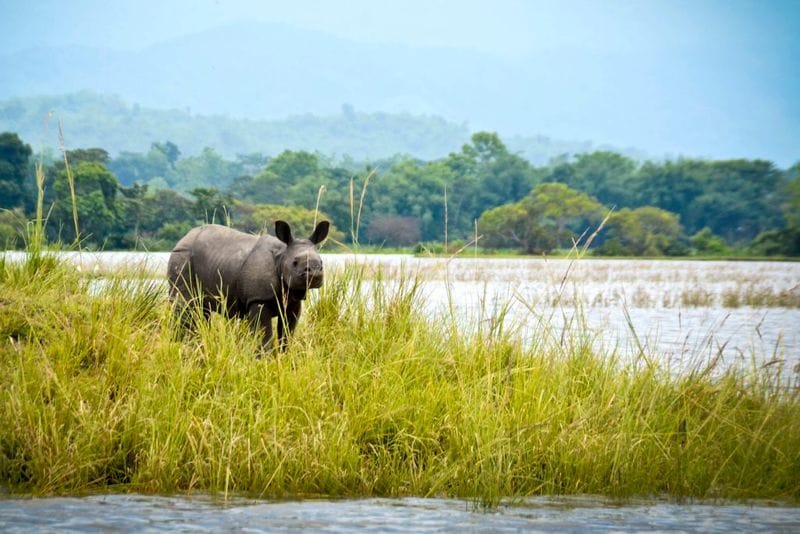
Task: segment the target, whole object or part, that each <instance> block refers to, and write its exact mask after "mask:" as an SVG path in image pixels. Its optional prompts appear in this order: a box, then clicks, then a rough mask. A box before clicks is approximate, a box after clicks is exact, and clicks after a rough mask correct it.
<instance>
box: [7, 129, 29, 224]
mask: <svg viewBox="0 0 800 534" xmlns="http://www.w3.org/2000/svg"><path fill="white" fill-rule="evenodd" d="M30 156H31V147H30V146H29V145H26V144H25V143H23V142H22V140H21V139H20V138H19V136H17V134H15V133H11V132H5V133H0V209H2V208H6V209H9V208H16V207H22V206H25V205H26V204H27V200H28V199H27V198H26V196H27V195H26V190H27V189H26V187H25V181H26V180H27V179H28V177H29V172H30V167H29V159H30Z"/></svg>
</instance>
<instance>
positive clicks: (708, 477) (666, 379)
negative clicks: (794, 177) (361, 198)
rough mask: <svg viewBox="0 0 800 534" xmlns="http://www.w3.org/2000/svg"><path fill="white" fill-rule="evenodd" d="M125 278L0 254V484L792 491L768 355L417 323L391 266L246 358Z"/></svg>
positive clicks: (796, 447) (797, 426)
mask: <svg viewBox="0 0 800 534" xmlns="http://www.w3.org/2000/svg"><path fill="white" fill-rule="evenodd" d="M128 274H129V273H126V276H125V277H114V276H109V277H108V283H106V284H105V285H104V286H103V288H102V290H99V291H98V290H97V289H96V288H94V289H93V288H92V285H91V284H90V283H89V278H87V277H86V273H83V274H82V273H81V272H80V271H78V270H76V269H73V268H69V267H67V265H66V264H65V263H62V262H61V261H60V260H53V259H44V260H41V261H38V262H37V261H33V262H32V261H27V262H11V261H4V262H2V271H0V295H2V296H0V351H1V352H2V360H0V361H1V362H2V363H1V364H0V382H2V387H1V388H0V411H2V413H4V414H5V417H4V418H3V420H2V421H0V485H2V486H4V487H5V488H7V489H8V490H9V491H11V492H15V493H16V492H23V493H34V494H40V495H41V494H71V493H75V492H87V491H88V492H93V491H104V490H108V489H113V490H119V491H126V492H128V491H135V492H144V493H174V492H178V493H184V492H196V491H202V492H212V493H221V494H224V495H227V494H234V493H235V494H247V495H252V496H258V497H274V498H287V497H298V496H310V495H314V496H328V497H365V496H375V497H383V496H389V497H403V496H425V497H429V496H448V497H460V498H470V499H477V500H480V501H483V502H485V503H488V504H492V503H497V502H499V501H500V500H501V499H503V498H507V497H523V496H531V495H570V494H597V495H607V496H611V497H615V498H631V497H635V496H647V495H668V496H670V497H674V498H683V497H696V498H712V499H722V498H732V499H749V498H768V499H780V500H784V501H788V502H797V501H798V500H800V482H798V480H800V396H799V395H798V389H797V385H796V384H795V383H793V382H792V380H794V379H795V375H793V374H792V371H791V369H785V368H783V366H782V365H781V364H780V363H775V364H772V365H753V366H749V367H748V366H746V365H744V366H732V367H725V368H724V369H723V368H720V367H719V366H718V364H719V362H718V361H717V360H715V359H714V358H713V354H712V355H709V356H710V357H708V358H698V361H697V363H696V365H695V367H694V369H693V370H691V371H686V372H684V373H681V374H679V375H675V374H674V373H671V372H670V370H669V369H666V368H665V367H664V366H663V365H662V364H661V363H660V362H659V359H658V357H657V355H656V354H652V353H649V351H648V349H647V348H646V347H642V348H641V351H640V352H639V354H638V355H637V356H636V357H634V358H627V357H622V355H621V354H619V353H617V352H615V351H614V350H609V349H598V348H597V347H596V346H595V345H594V343H593V339H592V336H591V335H588V334H587V332H586V331H585V329H583V327H582V324H581V321H580V319H579V318H577V319H575V321H574V322H573V323H572V325H571V328H570V329H568V330H566V329H562V330H560V331H557V332H554V331H553V330H552V326H551V325H548V324H542V325H540V329H541V332H540V333H539V334H538V337H537V338H535V339H533V340H527V342H526V343H522V342H521V341H520V340H519V336H518V333H519V332H518V331H517V329H516V328H515V327H514V326H513V325H511V324H508V323H506V322H505V321H504V315H503V310H502V309H500V310H498V313H496V314H493V315H492V316H490V317H482V318H480V320H477V321H475V322H474V323H473V324H470V325H464V324H463V323H462V322H459V321H456V320H455V319H454V318H453V317H452V316H448V315H447V314H442V315H439V316H435V317H430V316H428V315H426V314H423V313H420V301H421V300H423V298H424V294H423V292H424V290H423V288H422V285H421V282H420V280H419V279H418V278H417V277H416V276H415V275H414V274H413V273H408V272H407V273H392V276H391V278H389V277H388V276H387V275H385V274H382V273H381V272H380V271H378V272H377V273H375V272H371V273H370V277H369V280H367V279H366V277H365V270H364V268H363V267H358V266H346V267H345V268H344V269H343V270H342V271H341V272H337V273H336V275H335V276H332V277H329V279H328V280H327V281H326V284H325V286H324V287H323V289H321V290H320V291H319V292H318V293H315V294H314V296H313V297H312V298H311V299H310V301H309V302H308V308H307V310H306V312H305V314H304V316H303V317H302V319H301V321H300V326H299V327H298V330H297V332H296V336H295V338H294V339H293V341H292V344H291V346H290V349H289V351H288V352H286V353H285V354H273V353H268V354H260V353H259V350H260V349H259V347H258V340H257V339H256V337H255V336H253V335H252V334H251V333H250V332H249V330H248V328H247V326H246V325H244V324H242V323H239V322H236V321H229V320H224V319H223V318H222V317H219V316H214V317H212V320H211V321H210V322H209V323H199V324H198V326H197V328H196V330H195V331H194V332H192V333H184V332H182V330H181V328H180V325H178V324H176V322H175V321H174V320H173V318H172V314H171V310H170V307H169V303H168V302H167V300H166V298H165V295H164V292H163V289H162V288H160V287H152V288H150V289H144V290H143V289H142V288H141V287H138V288H137V289H136V290H132V289H131V287H130V284H129V283H128V282H129V278H128V277H127V275H128ZM382 276H383V277H384V278H381V277H382ZM375 280H378V282H384V283H377V284H376V283H375ZM548 329H550V330H548ZM257 355H260V356H262V357H261V358H256V356H257Z"/></svg>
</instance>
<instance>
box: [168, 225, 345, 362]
mask: <svg viewBox="0 0 800 534" xmlns="http://www.w3.org/2000/svg"><path fill="white" fill-rule="evenodd" d="M329 227H330V224H329V223H328V221H322V222H320V223H319V224H318V225H317V227H316V228H315V229H314V232H313V233H312V234H311V237H309V238H308V239H294V238H293V237H292V231H291V229H290V228H289V224H288V223H286V222H284V221H276V222H275V235H276V236H277V237H273V236H271V235H265V236H257V235H252V234H246V233H244V232H239V231H238V230H233V229H231V228H228V227H226V226H220V225H218V224H207V225H204V226H199V227H197V228H193V229H192V230H190V231H189V233H187V234H186V235H185V236H184V237H183V238H182V239H181V240H180V241H178V243H177V244H176V245H175V248H173V249H172V253H171V254H170V257H169V263H168V265H167V278H168V279H169V285H170V298H171V299H172V300H173V301H175V304H176V310H177V311H178V312H179V313H184V312H185V311H186V307H187V306H188V305H189V303H191V302H196V301H197V300H200V301H201V302H202V310H203V314H204V315H205V317H208V315H209V314H210V313H211V312H212V311H218V312H221V313H224V314H226V315H227V316H228V317H241V318H247V319H248V320H249V321H250V324H251V325H252V326H253V327H254V328H256V329H261V331H262V344H263V346H264V347H265V348H268V347H270V346H271V344H272V319H273V318H275V317H277V318H278V320H277V326H278V343H279V345H280V347H281V349H282V350H285V348H286V343H287V341H288V339H287V338H288V335H289V334H291V333H292V332H293V331H294V328H295V326H296V325H297V321H298V319H299V318H300V312H301V309H302V301H303V300H305V298H306V292H307V291H308V290H309V289H314V288H318V287H320V286H321V285H322V280H323V270H322V260H321V259H320V256H319V253H318V251H317V245H318V244H319V243H321V242H322V241H323V240H324V239H325V237H327V235H328V229H329ZM287 330H288V332H287Z"/></svg>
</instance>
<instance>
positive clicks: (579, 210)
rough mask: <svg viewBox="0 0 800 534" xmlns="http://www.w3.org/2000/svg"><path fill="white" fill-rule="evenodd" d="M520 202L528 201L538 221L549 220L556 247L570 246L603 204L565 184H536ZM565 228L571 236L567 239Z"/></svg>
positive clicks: (596, 218) (593, 218)
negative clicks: (553, 232)
mask: <svg viewBox="0 0 800 534" xmlns="http://www.w3.org/2000/svg"><path fill="white" fill-rule="evenodd" d="M523 203H528V204H530V207H529V208H528V210H529V211H530V212H531V213H536V214H538V217H539V219H540V224H543V223H544V221H552V224H551V226H553V227H554V230H555V236H554V239H555V242H556V246H558V247H565V246H566V247H571V246H572V244H573V239H575V238H577V237H579V236H580V235H581V234H582V233H583V230H585V229H586V228H587V227H588V225H589V224H591V223H593V222H598V221H599V220H600V218H601V217H602V214H603V206H602V204H600V203H599V202H598V201H597V200H595V199H593V198H591V197H589V195H587V194H586V193H582V192H579V191H576V190H574V189H572V188H570V187H568V186H566V185H564V184H556V183H545V184H539V185H537V186H536V187H535V188H534V190H533V191H532V192H531V194H530V195H529V197H527V198H526V199H525V200H524V201H523ZM568 228H569V229H570V230H571V232H570V233H571V236H570V237H571V239H569V240H568V241H567V240H565V237H566V233H567V229H568Z"/></svg>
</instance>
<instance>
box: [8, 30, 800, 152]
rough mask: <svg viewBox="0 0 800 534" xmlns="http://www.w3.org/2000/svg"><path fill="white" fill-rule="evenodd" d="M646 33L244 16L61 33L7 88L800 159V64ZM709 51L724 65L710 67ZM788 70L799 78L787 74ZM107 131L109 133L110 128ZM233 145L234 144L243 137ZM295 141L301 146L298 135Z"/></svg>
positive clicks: (233, 123) (13, 61) (17, 59)
mask: <svg viewBox="0 0 800 534" xmlns="http://www.w3.org/2000/svg"><path fill="white" fill-rule="evenodd" d="M642 46H644V47H646V48H647V50H646V52H647V54H646V57H647V60H646V61H641V59H639V58H640V57H641V56H642V55H641V50H636V52H637V55H634V53H633V51H634V48H635V47H633V46H632V47H606V48H602V49H596V50H595V51H594V52H593V53H588V54H587V53H586V51H585V50H580V49H576V48H571V47H569V46H563V45H554V46H553V47H552V48H543V49H541V50H539V51H537V53H535V54H527V55H520V56H517V57H515V58H513V59H512V58H511V57H510V56H504V57H499V56H494V55H490V54H488V53H481V52H476V51H474V50H471V49H467V48H441V47H439V48H437V47H413V46H406V45H388V44H376V43H365V42H355V41H349V40H346V39H343V38H339V37H333V36H330V35H327V34H325V33H322V32H318V31H308V30H300V29H296V28H292V27H288V26H283V25H278V24H269V23H256V22H254V23H240V24H235V25H229V26H222V27H217V28H214V29H210V30H207V31H202V32H199V33H194V34H190V35H186V36H182V37H178V38H174V39H170V40H167V41H163V42H161V43H158V44H155V45H152V46H148V47H145V48H142V49H139V50H126V51H119V50H117V51H115V50H111V49H105V48H103V49H99V48H90V47H75V46H59V47H40V48H29V49H24V50H21V51H18V52H14V53H11V54H6V55H0V98H6V99H8V98H12V97H26V96H34V95H61V94H65V93H72V92H75V91H80V90H82V89H90V90H92V91H93V92H96V93H99V94H111V95H118V96H119V97H120V98H121V99H123V101H125V102H129V103H131V105H132V106H133V107H134V108H135V109H140V110H145V109H175V110H181V111H182V112H184V113H185V114H186V115H187V116H189V115H191V116H192V117H197V116H204V117H205V116H218V115H223V116H226V117H228V118H226V119H224V120H227V121H230V122H229V123H228V127H226V130H225V131H226V132H227V133H226V134H225V136H227V137H228V138H235V137H236V136H240V135H243V134H242V133H241V131H240V128H241V127H242V124H246V122H241V120H252V121H263V120H270V121H275V120H288V119H286V118H287V117H291V116H298V115H301V116H304V115H307V114H314V115H319V116H326V117H333V116H338V115H340V113H341V110H342V107H343V105H351V106H352V108H354V109H355V110H357V111H359V112H365V113H367V114H369V113H372V112H383V113H401V112H407V113H409V114H411V115H413V116H428V115H435V116H437V117H442V118H443V119H444V120H445V121H447V122H448V124H455V125H458V126H456V129H460V128H461V129H463V128H464V126H462V125H464V124H466V128H467V129H468V130H470V131H476V130H490V131H497V132H498V133H500V134H501V136H503V137H504V138H505V137H511V136H520V138H525V139H536V136H546V137H548V138H551V137H552V138H559V139H568V140H569V139H572V140H576V141H577V142H579V143H582V144H584V145H586V144H589V145H591V144H593V143H597V144H604V145H605V144H608V145H616V146H620V145H622V146H634V147H639V148H641V149H643V150H646V151H647V152H648V153H650V154H653V155H654V156H656V157H659V156H662V155H665V153H668V154H669V155H673V156H677V155H687V156H710V157H717V158H720V157H767V158H770V159H773V160H775V161H776V162H777V163H778V164H780V165H788V164H790V163H792V162H794V160H796V159H797V157H798V153H797V145H796V141H797V137H798V135H797V125H796V121H795V119H796V117H793V116H791V115H786V114H785V113H782V112H781V110H782V109H788V108H787V107H786V106H784V104H783V103H782V101H781V100H780V98H777V97H781V98H783V97H785V95H783V93H779V94H773V93H772V92H771V91H773V90H776V91H777V89H775V88H776V87H777V88H783V89H781V91H783V92H785V88H787V87H793V86H794V84H795V81H794V80H795V78H796V77H797V74H796V73H795V74H791V73H785V72H783V71H782V70H781V66H780V65H779V64H776V63H773V62H771V61H770V59H769V58H768V57H764V56H762V55H759V53H758V52H759V51H758V49H755V48H754V49H752V50H748V51H747V52H748V53H747V54H742V53H741V50H734V49H722V48H721V49H714V50H708V51H707V54H706V55H705V56H704V57H703V58H702V61H699V60H698V61H695V58H694V57H693V56H692V54H693V50H694V49H693V48H691V47H690V46H689V45H686V48H685V50H684V49H681V48H678V49H675V47H680V46H682V45H681V44H680V43H679V44H674V43H673V44H671V45H670V46H671V47H672V48H669V49H665V48H663V47H661V48H659V46H656V45H654V44H653V45H652V46H651V45H650V44H646V43H645V44H643V45H642ZM634 58H636V60H635V61H634ZM711 63H716V64H719V65H721V66H722V67H723V68H721V69H718V70H712V69H710V68H707V67H708V65H710V64H711ZM632 73H633V74H634V76H631V74H632ZM780 76H783V78H784V79H786V80H789V81H787V82H786V83H782V82H781V83H776V80H778V79H779V77H780ZM732 88H735V90H732ZM776 96H777V97H776ZM742 102H748V103H749V104H748V105H746V106H745V105H740V103H742ZM792 109H793V108H792ZM176 113H177V112H176ZM123 115H125V116H126V117H127V116H128V115H127V114H123ZM108 120H109V121H112V120H113V117H112V118H110V119H108ZM126 120H132V119H130V117H128V119H126ZM224 120H222V119H221V121H222V122H224ZM129 127H131V128H133V123H132V124H131V125H130V126H129ZM153 127H154V129H153V130H152V131H149V132H145V133H144V134H143V135H145V136H147V134H149V136H151V137H152V138H153V139H162V138H166V137H168V135H166V133H167V132H165V131H164V130H161V131H159V130H158V129H157V128H162V125H161V124H160V123H154V125H153ZM88 128H89V126H88V125H87V132H86V133H87V134H88ZM462 131H463V130H462ZM282 132H283V133H284V134H285V130H283V131H282ZM353 132H354V130H350V131H348V135H350V134H353ZM767 133H768V134H769V135H767ZM414 134H415V135H418V134H419V132H418V131H416V130H415V133H414ZM217 135H222V134H221V133H218V134H217ZM365 135H367V136H368V135H371V134H370V133H366V134H365ZM96 137H97V138H98V139H108V134H107V133H105V132H103V131H101V128H100V127H99V126H98V132H97V134H96ZM462 137H467V136H466V135H463V136H462ZM215 141H216V140H215V139H213V138H209V142H208V143H207V144H208V145H210V146H213V145H214V142H215ZM299 141H300V142H302V143H305V144H304V146H308V143H309V142H310V140H309V139H301V140H299ZM416 143H417V144H418V145H423V146H422V152H423V153H424V155H425V156H430V155H431V154H432V152H433V151H435V150H437V149H438V147H436V148H434V147H433V146H430V147H429V148H430V149H431V150H427V151H426V150H425V148H426V146H425V145H426V144H427V143H428V140H427V139H426V138H425V136H421V137H419V139H417V141H416ZM223 144H229V145H231V146H235V145H236V143H235V142H234V141H232V140H230V139H229V140H228V141H227V142H226V143H223ZM285 144H286V145H287V146H297V143H296V141H292V140H286V142H285ZM451 144H452V143H451ZM118 145H119V146H124V142H123V140H120V141H119V143H118ZM398 146H402V143H399V144H398ZM665 147H669V148H665ZM316 148H320V149H321V150H324V147H316ZM126 149H127V148H126ZM223 150H227V149H225V148H223ZM363 153H364V154H366V153H368V151H367V150H365V151H364V152H363ZM438 155H441V152H440V151H439V152H438Z"/></svg>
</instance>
